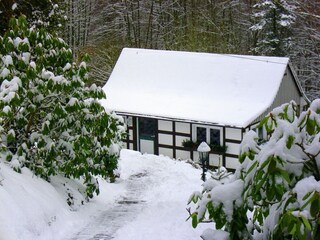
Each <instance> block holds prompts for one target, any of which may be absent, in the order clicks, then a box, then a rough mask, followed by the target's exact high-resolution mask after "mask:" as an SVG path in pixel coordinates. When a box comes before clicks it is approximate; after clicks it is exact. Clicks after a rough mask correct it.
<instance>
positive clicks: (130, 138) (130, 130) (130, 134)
mask: <svg viewBox="0 0 320 240" xmlns="http://www.w3.org/2000/svg"><path fill="white" fill-rule="evenodd" d="M129 140H133V130H132V129H129Z"/></svg>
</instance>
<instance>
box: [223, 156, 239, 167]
mask: <svg viewBox="0 0 320 240" xmlns="http://www.w3.org/2000/svg"><path fill="white" fill-rule="evenodd" d="M239 166H240V162H239V160H238V158H231V157H226V167H227V168H231V169H236V168H237V167H239Z"/></svg>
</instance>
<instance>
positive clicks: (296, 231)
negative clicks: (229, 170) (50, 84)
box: [190, 99, 320, 240]
mask: <svg viewBox="0 0 320 240" xmlns="http://www.w3.org/2000/svg"><path fill="white" fill-rule="evenodd" d="M258 128H264V129H265V130H266V131H267V133H268V136H269V138H268V140H267V141H266V142H265V143H262V144H261V145H259V144H258V137H257V135H256V133H255V132H253V131H249V132H248V133H247V134H246V136H245V138H244V140H243V142H242V145H241V152H240V162H241V166H240V167H239V169H237V171H236V173H235V175H234V178H233V179H231V180H230V182H228V183H224V184H222V183H219V182H218V181H212V180H210V181H211V182H212V184H211V187H208V185H209V184H208V183H205V184H204V190H203V192H202V193H201V194H200V193H197V194H195V195H193V196H191V199H192V200H193V202H195V203H196V208H195V210H194V211H193V212H192V213H191V211H190V214H191V218H192V220H193V226H196V225H197V224H198V223H201V222H208V221H213V222H214V223H215V228H216V229H217V230H218V231H219V233H221V231H223V232H222V233H223V234H224V236H226V237H225V238H224V239H316V238H317V236H320V224H319V221H320V100H319V99H318V100H315V101H313V102H312V104H311V106H310V108H309V109H308V110H307V111H304V112H302V113H301V114H300V115H299V114H298V106H297V105H296V104H295V103H294V102H290V103H288V104H284V105H282V106H280V107H278V108H276V109H274V110H273V111H272V112H270V113H269V114H268V115H267V116H266V117H265V118H264V119H263V120H262V121H261V122H260V124H259V126H258ZM230 195H231V196H230ZM230 201H231V204H230ZM230 215H231V216H230ZM214 233H215V230H214V229H212V230H208V231H206V232H205V233H204V235H203V236H202V238H203V239H205V240H214V239H218V238H217V237H215V236H216V234H214ZM218 235H219V236H220V234H218Z"/></svg>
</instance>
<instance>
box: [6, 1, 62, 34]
mask: <svg viewBox="0 0 320 240" xmlns="http://www.w3.org/2000/svg"><path fill="white" fill-rule="evenodd" d="M63 8H64V4H63V1H61V0H41V1H38V0H1V1H0V34H4V33H5V31H7V30H8V27H9V20H10V19H11V18H12V17H13V16H17V17H18V16H19V15H21V14H23V15H25V16H27V19H28V24H29V26H44V27H46V28H47V29H48V30H50V31H61V30H62V29H63V24H64V21H65V19H64V17H65V14H64V9H63Z"/></svg>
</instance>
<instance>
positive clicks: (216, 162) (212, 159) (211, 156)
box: [209, 154, 222, 167]
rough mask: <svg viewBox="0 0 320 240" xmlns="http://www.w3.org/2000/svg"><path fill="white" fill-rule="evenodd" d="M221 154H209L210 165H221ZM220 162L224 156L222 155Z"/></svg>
mask: <svg viewBox="0 0 320 240" xmlns="http://www.w3.org/2000/svg"><path fill="white" fill-rule="evenodd" d="M219 156H220V155H218V154H209V165H210V166H214V167H217V166H218V165H219ZM220 158H221V160H220V164H222V157H221V156H220Z"/></svg>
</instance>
